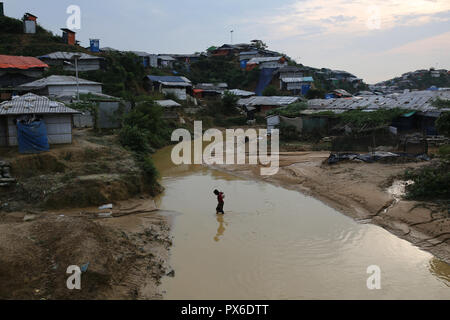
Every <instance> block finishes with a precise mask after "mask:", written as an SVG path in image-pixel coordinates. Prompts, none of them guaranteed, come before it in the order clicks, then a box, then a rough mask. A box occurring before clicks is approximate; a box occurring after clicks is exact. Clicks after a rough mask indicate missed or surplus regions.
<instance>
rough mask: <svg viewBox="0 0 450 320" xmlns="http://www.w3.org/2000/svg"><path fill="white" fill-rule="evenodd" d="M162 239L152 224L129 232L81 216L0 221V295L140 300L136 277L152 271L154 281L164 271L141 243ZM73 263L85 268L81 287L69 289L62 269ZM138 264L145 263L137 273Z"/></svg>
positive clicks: (2, 297) (145, 276)
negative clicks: (11, 221)
mask: <svg viewBox="0 0 450 320" xmlns="http://www.w3.org/2000/svg"><path fill="white" fill-rule="evenodd" d="M109 220H114V219H109ZM166 236H167V237H168V232H167V233H166ZM160 238H161V235H160V234H159V233H158V230H156V227H153V229H151V231H148V230H147V232H141V233H128V232H124V231H123V229H120V228H117V227H113V226H108V225H104V224H103V223H101V221H98V220H92V219H90V218H87V217H81V216H80V217H76V216H62V215H47V216H44V217H42V218H39V217H38V218H37V219H36V220H34V221H31V222H28V223H24V222H21V223H17V222H16V223H6V224H0V299H76V300H80V299H82V300H84V299H130V298H138V297H139V290H140V287H139V284H140V282H135V281H134V280H135V277H139V278H141V277H142V278H147V279H152V275H153V276H154V278H153V279H156V280H155V281H156V282H157V281H159V279H160V278H161V276H162V275H163V274H164V272H165V269H164V268H163V267H162V264H161V263H160V260H158V259H156V258H155V256H154V255H153V254H152V253H151V252H150V251H151V250H143V249H141V250H139V247H140V246H141V245H142V243H148V244H151V243H152V242H157V241H159V240H158V239H160ZM153 247H154V246H152V247H151V248H153ZM72 265H76V266H80V267H81V266H87V271H86V272H84V273H82V275H81V290H69V289H68V288H67V285H66V282H67V279H68V277H69V276H70V274H67V273H66V271H67V268H68V267H69V266H72ZM136 265H142V266H145V267H142V268H140V269H139V270H138V272H137V271H136V270H135V269H134V267H135V266H136ZM154 267H155V268H154ZM148 273H150V275H149V274H148Z"/></svg>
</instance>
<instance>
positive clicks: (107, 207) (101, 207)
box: [98, 203, 113, 210]
mask: <svg viewBox="0 0 450 320" xmlns="http://www.w3.org/2000/svg"><path fill="white" fill-rule="evenodd" d="M112 208H113V205H112V203H110V204H105V205H103V206H100V207H98V210H107V209H112Z"/></svg>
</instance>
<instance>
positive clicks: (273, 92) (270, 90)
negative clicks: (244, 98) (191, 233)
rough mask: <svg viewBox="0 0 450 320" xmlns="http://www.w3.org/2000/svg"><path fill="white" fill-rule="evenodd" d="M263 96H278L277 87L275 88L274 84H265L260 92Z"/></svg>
mask: <svg viewBox="0 0 450 320" xmlns="http://www.w3.org/2000/svg"><path fill="white" fill-rule="evenodd" d="M262 94H263V96H267V97H269V96H279V95H280V93H279V92H278V90H277V88H275V87H274V86H272V85H270V86H267V87H266V88H265V89H264V91H263V92H262Z"/></svg>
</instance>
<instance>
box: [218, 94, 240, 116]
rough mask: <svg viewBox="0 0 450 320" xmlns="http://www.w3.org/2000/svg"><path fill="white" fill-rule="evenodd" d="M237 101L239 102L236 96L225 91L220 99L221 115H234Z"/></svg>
mask: <svg viewBox="0 0 450 320" xmlns="http://www.w3.org/2000/svg"><path fill="white" fill-rule="evenodd" d="M238 101H239V97H238V96H236V95H234V94H232V93H230V92H228V91H225V93H224V95H223V97H222V111H223V114H226V115H230V114H236V113H237V105H238V104H237V103H238Z"/></svg>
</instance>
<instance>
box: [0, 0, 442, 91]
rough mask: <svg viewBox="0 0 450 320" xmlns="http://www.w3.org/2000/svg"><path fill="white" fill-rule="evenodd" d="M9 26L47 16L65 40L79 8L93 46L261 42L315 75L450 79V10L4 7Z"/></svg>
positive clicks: (364, 1) (253, 0)
mask: <svg viewBox="0 0 450 320" xmlns="http://www.w3.org/2000/svg"><path fill="white" fill-rule="evenodd" d="M0 1H3V2H4V3H5V13H6V15H8V16H12V17H15V18H20V17H22V16H23V14H24V13H25V12H30V13H33V14H35V15H36V16H38V22H39V23H40V24H41V25H42V26H44V27H45V28H47V29H49V30H51V31H53V32H54V33H56V34H60V33H61V32H60V30H59V29H60V28H61V27H65V26H66V20H67V18H68V17H69V14H67V13H66V10H67V7H68V6H70V5H78V6H79V7H80V9H81V30H77V39H78V40H80V41H81V44H82V45H83V46H88V43H89V38H99V39H100V46H101V47H106V46H108V47H113V48H116V49H120V50H138V51H147V52H149V53H193V52H196V51H204V50H205V49H207V48H208V47H210V46H211V45H221V44H223V43H230V41H231V39H230V37H231V36H230V31H231V30H234V36H233V38H234V40H233V42H234V43H242V42H249V41H250V40H253V39H261V40H263V41H265V42H266V43H267V44H268V45H269V48H270V49H272V50H276V51H280V52H283V53H286V54H287V55H289V56H290V57H291V58H293V59H295V60H296V61H297V62H299V63H303V64H304V65H308V66H312V67H327V68H331V69H339V70H346V71H349V72H352V73H354V74H355V75H356V76H358V77H361V78H363V79H364V80H365V81H366V82H368V83H375V82H378V81H382V80H387V79H390V78H393V77H394V76H398V75H400V74H402V73H404V72H407V71H413V70H416V69H422V68H430V67H435V68H446V69H450V0H371V1H369V0H355V1H349V0H276V1H274V0H271V1H266V0H221V1H215V0H190V1H184V0H177V1H175V0H164V1H163V0H95V1H94V0H78V1H77V0H69V1H66V0H57V1H56V0H39V1H37V0H0Z"/></svg>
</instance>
